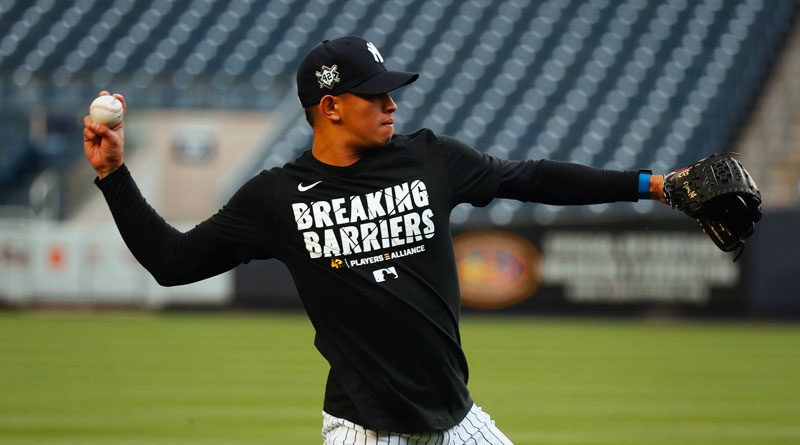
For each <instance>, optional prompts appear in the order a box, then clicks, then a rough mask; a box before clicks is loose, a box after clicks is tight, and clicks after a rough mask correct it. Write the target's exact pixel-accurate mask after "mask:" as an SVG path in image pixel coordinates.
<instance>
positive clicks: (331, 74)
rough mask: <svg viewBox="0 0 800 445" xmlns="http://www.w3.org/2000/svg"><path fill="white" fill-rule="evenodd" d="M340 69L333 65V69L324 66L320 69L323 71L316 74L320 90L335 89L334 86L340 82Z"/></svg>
mask: <svg viewBox="0 0 800 445" xmlns="http://www.w3.org/2000/svg"><path fill="white" fill-rule="evenodd" d="M338 68H339V67H338V66H336V65H333V66H332V67H327V66H325V65H322V68H320V70H321V71H317V72H316V73H315V74H316V75H317V80H318V81H319V87H320V88H327V89H329V90H330V89H333V84H335V83H336V82H339V80H341V79H339V73H338V72H337V71H336V70H337V69H338Z"/></svg>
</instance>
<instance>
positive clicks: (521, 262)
mask: <svg viewBox="0 0 800 445" xmlns="http://www.w3.org/2000/svg"><path fill="white" fill-rule="evenodd" d="M654 227H656V228H654ZM454 250H455V254H456V261H457V264H458V270H459V282H460V286H461V295H462V303H463V305H464V306H465V307H467V308H474V309H495V310H503V309H506V310H515V311H516V310H542V309H554V310H569V309H578V310H580V309H591V310H599V309H602V308H604V307H605V308H610V307H614V306H617V307H629V308H630V307H641V306H652V305H659V306H681V307H688V308H703V309H713V310H719V311H731V310H734V311H737V310H741V309H743V308H744V307H745V305H746V292H745V288H744V277H743V268H742V265H743V264H744V261H740V262H734V261H733V258H734V255H732V254H727V253H723V252H721V251H720V250H719V249H717V248H716V246H714V244H713V243H712V242H711V241H710V240H709V239H708V237H706V236H705V235H704V234H703V233H702V232H700V231H699V229H698V228H697V227H696V226H695V225H694V224H693V223H692V222H691V221H674V222H672V221H670V222H659V223H658V225H657V226H654V224H653V223H652V221H650V222H644V221H635V220H627V221H623V222H613V223H610V222H609V223H597V224H592V225H591V226H586V225H572V226H543V227H530V226H529V227H509V228H504V229H502V230H500V229H490V230H483V229H477V230H466V231H462V232H460V233H458V234H457V235H456V236H455V237H454ZM745 256H746V253H745Z"/></svg>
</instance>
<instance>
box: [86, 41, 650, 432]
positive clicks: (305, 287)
mask: <svg viewBox="0 0 800 445" xmlns="http://www.w3.org/2000/svg"><path fill="white" fill-rule="evenodd" d="M417 77H418V74H415V73H409V72H400V71H388V70H387V69H386V68H385V67H384V64H383V57H382V56H381V54H380V52H379V51H378V49H377V48H375V46H374V45H373V44H371V43H370V42H367V41H366V40H364V39H362V38H360V37H352V36H349V37H343V38H339V39H335V40H329V41H328V40H326V41H324V42H322V43H321V44H320V45H318V46H316V47H315V48H313V49H312V50H311V51H310V52H309V53H308V54H307V55H306V57H305V58H304V59H303V60H302V62H301V63H300V67H299V69H298V71H297V88H298V95H299V99H300V102H301V104H302V106H303V107H304V108H305V112H306V117H307V119H308V121H309V123H310V124H311V126H312V127H313V133H314V139H313V145H312V147H311V149H310V150H307V151H305V152H304V153H303V154H301V155H300V156H299V157H298V158H297V159H296V160H294V161H293V162H290V163H288V164H286V165H284V166H283V167H276V168H273V169H271V170H266V171H262V172H261V173H260V174H258V175H257V176H255V177H254V178H252V179H250V180H249V181H248V182H246V183H245V184H244V185H243V186H242V187H241V188H240V189H239V190H238V191H237V192H236V193H235V195H234V196H233V197H232V198H231V199H230V201H229V202H228V203H227V204H226V205H225V206H224V207H223V208H222V209H221V210H219V212H217V213H216V214H215V215H213V216H211V217H210V218H209V219H207V220H205V221H203V222H201V223H200V224H199V225H197V226H196V227H195V228H193V229H192V230H189V231H188V232H185V233H182V232H179V231H177V230H175V229H174V228H172V227H171V226H170V225H168V224H167V223H166V222H165V221H164V220H163V219H162V218H161V217H160V216H159V215H158V214H157V213H156V211H155V210H153V209H152V208H151V207H150V206H149V205H148V204H147V203H146V202H145V200H144V198H143V197H142V195H141V194H140V192H139V190H138V188H137V186H136V184H135V183H134V180H133V178H132V176H131V173H130V172H129V171H128V169H127V168H126V166H125V164H124V162H123V125H122V124H121V125H120V126H118V127H117V128H114V129H109V128H108V127H106V126H104V125H100V124H97V123H95V122H93V121H92V120H91V119H90V118H89V116H86V117H85V118H84V123H85V125H86V128H85V130H84V148H85V151H86V156H87V158H88V159H89V162H90V163H91V164H92V166H93V167H94V168H95V170H96V171H97V179H95V184H96V185H97V186H98V187H99V188H100V190H101V191H102V193H103V195H104V196H105V198H106V201H107V202H108V206H109V208H110V210H111V213H112V215H113V217H114V220H115V222H116V224H117V226H118V228H119V231H120V233H121V234H122V237H123V239H124V240H125V242H126V243H127V245H128V247H129V248H130V250H131V252H132V253H133V255H134V256H135V257H136V259H137V260H138V261H139V262H140V263H141V264H142V265H143V266H144V267H145V268H147V270H148V271H150V273H151V274H152V275H153V276H154V277H155V278H156V280H157V281H158V282H159V283H160V284H162V285H164V286H174V285H179V284H184V283H191V282H195V281H198V280H202V279H205V278H208V277H211V276H214V275H217V274H219V273H222V272H224V271H227V270H230V269H231V268H233V267H235V266H236V265H238V264H241V263H246V262H248V261H250V260H254V259H266V258H276V259H278V260H280V261H282V262H284V263H285V264H286V265H287V267H288V268H289V270H290V272H291V274H292V276H293V278H294V280H295V284H296V286H297V289H298V292H299V294H300V297H301V299H302V302H303V305H304V306H305V309H306V311H307V313H308V316H309V318H310V320H311V322H312V324H313V326H314V328H315V330H316V337H315V341H314V344H315V346H316V347H317V349H318V350H319V351H320V353H321V354H322V355H323V356H324V357H325V359H326V360H327V361H328V363H329V364H330V372H329V374H328V380H327V387H326V390H325V398H324V405H323V429H322V436H323V438H324V443H325V444H334V443H335V444H389V443H391V444H422V443H430V444H434V443H435V444H510V443H511V441H510V440H509V439H508V438H506V436H505V435H503V433H502V432H500V430H499V429H498V428H497V427H496V426H495V423H494V421H493V420H492V419H491V418H490V416H489V415H487V414H486V413H485V412H483V411H482V410H481V408H479V407H478V406H476V405H475V403H474V402H473V400H472V399H471V397H470V393H469V391H468V390H467V380H468V368H467V360H466V358H465V356H464V352H463V351H462V349H461V338H460V334H459V327H458V323H459V299H460V297H459V289H458V277H457V272H456V264H455V260H454V255H453V246H452V240H451V237H450V230H449V218H450V211H451V210H452V209H453V207H455V206H456V205H458V204H459V203H471V204H473V205H475V206H485V205H486V204H488V203H489V202H490V201H491V200H492V199H494V198H510V199H517V200H521V201H530V202H541V203H548V204H559V205H572V204H593V203H605V202H614V201H637V200H638V199H662V200H663V191H662V188H663V186H662V181H663V177H662V176H655V175H651V174H650V173H648V172H640V171H609V170H601V169H595V168H590V167H586V166H581V165H577V164H570V163H562V162H554V161H547V160H537V161H532V160H528V161H506V160H501V159H496V158H494V157H491V156H488V155H486V154H482V153H481V152H479V151H477V150H475V149H474V148H472V147H470V146H468V145H466V144H464V143H462V142H460V141H458V140H456V139H453V138H450V137H447V136H444V135H440V134H435V133H433V132H432V131H430V130H427V129H422V130H419V131H417V132H416V133H413V134H408V135H401V134H394V120H393V117H392V116H393V113H394V112H395V111H396V110H397V106H396V105H395V103H394V101H393V100H392V98H391V96H390V95H389V92H391V91H393V90H395V89H397V88H400V87H402V86H404V85H408V84H410V83H412V82H414V81H415V80H416V79H417ZM101 94H108V93H106V92H103V93H101ZM117 98H118V99H120V100H121V101H123V103H124V99H123V98H122V96H119V95H117Z"/></svg>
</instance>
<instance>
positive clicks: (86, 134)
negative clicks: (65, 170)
mask: <svg viewBox="0 0 800 445" xmlns="http://www.w3.org/2000/svg"><path fill="white" fill-rule="evenodd" d="M107 95H108V91H101V92H100V94H99V96H107ZM114 97H116V98H117V99H118V100H119V101H120V102H122V109H123V112H122V122H120V123H119V125H117V126H116V127H114V128H108V127H107V126H105V125H103V124H99V123H97V122H95V121H93V120H92V118H90V117H89V116H88V115H87V116H84V118H83V124H84V125H85V126H86V128H84V129H83V151H84V152H85V153H86V159H88V160H89V164H91V165H92V167H94V170H95V171H96V172H97V177H98V178H100V179H103V178H105V177H106V176H108V175H109V174H111V172H113V171H114V170H116V169H118V168H119V167H120V166H121V165H122V162H123V160H122V152H123V147H124V145H125V131H124V130H125V128H124V127H125V113H126V111H127V109H126V106H125V99H124V98H123V97H122V95H121V94H115V95H114Z"/></svg>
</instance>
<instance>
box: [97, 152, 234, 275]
mask: <svg viewBox="0 0 800 445" xmlns="http://www.w3.org/2000/svg"><path fill="white" fill-rule="evenodd" d="M95 184H96V185H97V186H98V187H99V188H100V190H101V191H102V192H103V196H104V197H105V199H106V202H107V203H108V207H109V209H110V210H111V214H112V216H113V217H114V222H115V223H116V225H117V228H118V229H119V232H120V234H121V235H122V239H123V240H124V241H125V244H126V245H127V246H128V249H129V250H130V251H131V253H132V254H133V256H134V257H135V258H136V260H137V261H139V263H140V264H141V265H142V266H144V268H145V269H147V270H148V272H150V274H151V275H153V277H154V278H155V279H156V281H158V283H159V284H161V285H162V286H175V285H180V284H187V283H193V282H195V281H200V280H203V279H205V278H209V277H212V276H214V275H218V274H220V273H222V272H225V271H227V270H230V269H232V268H233V267H235V266H236V265H238V264H240V263H241V262H243V261H247V260H248V259H249V258H242V257H241V256H242V255H237V252H236V250H235V249H232V248H230V247H227V246H226V244H225V243H223V242H222V240H221V239H220V238H219V237H218V236H216V235H215V233H214V230H213V229H212V228H211V227H210V226H209V225H208V224H205V223H204V224H201V225H199V226H197V227H195V228H194V229H192V230H190V231H188V232H185V233H184V232H180V231H179V230H177V229H175V228H174V227H172V226H171V225H169V224H168V223H167V222H166V221H164V219H163V218H162V217H161V216H160V215H159V214H158V213H157V212H156V211H155V210H154V209H153V208H152V207H151V206H150V205H149V204H148V203H147V201H145V199H144V197H143V196H142V194H141V192H140V191H139V188H138V187H137V186H136V183H135V182H134V181H133V178H132V177H131V175H130V172H129V171H128V169H127V167H126V166H125V165H122V166H120V167H119V168H117V169H116V170H114V171H113V172H112V173H110V174H109V175H107V176H106V177H105V178H103V179H99V178H97V179H95Z"/></svg>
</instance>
